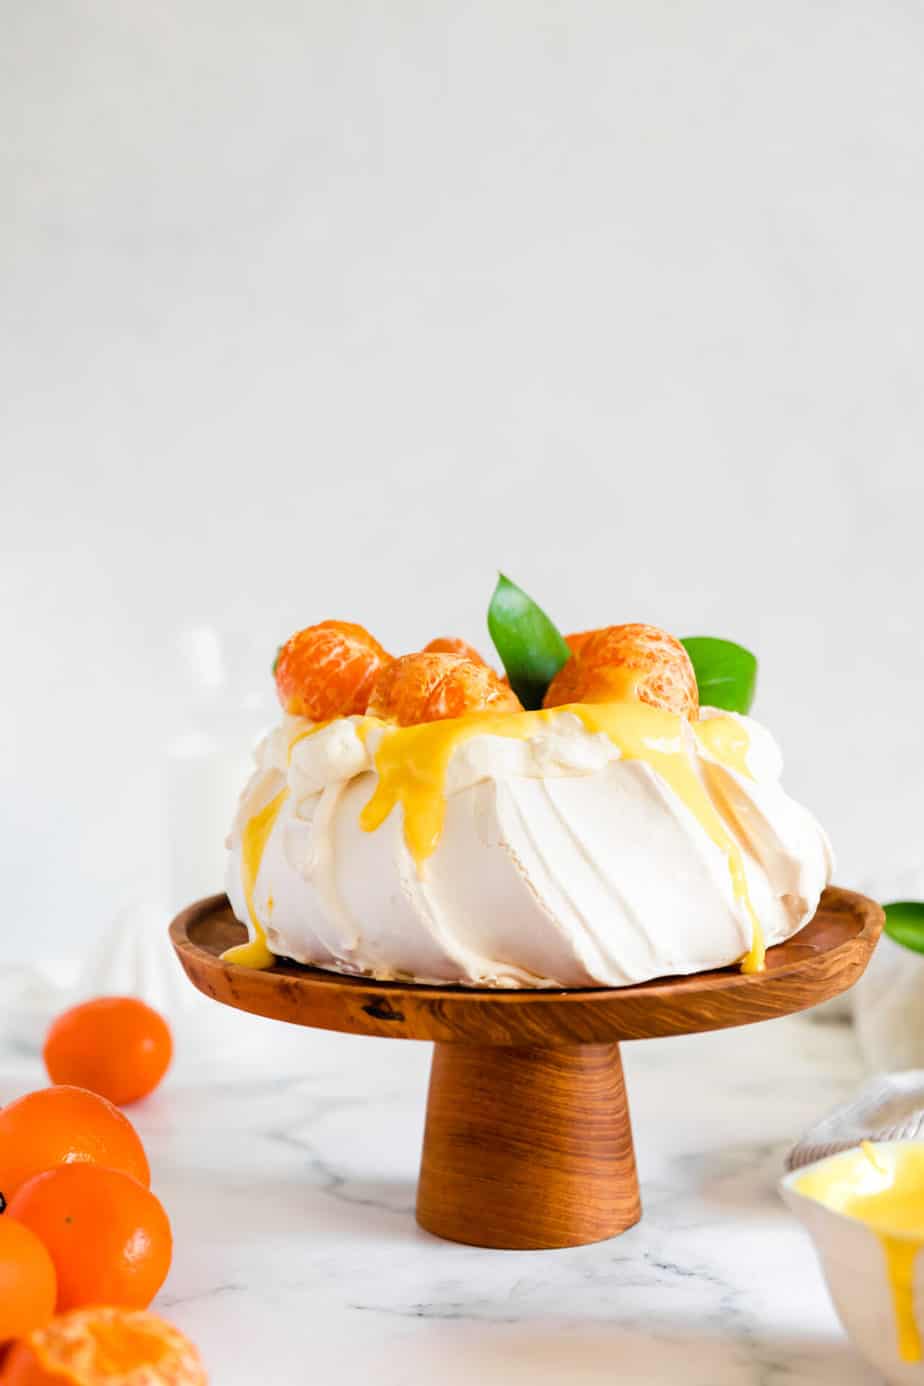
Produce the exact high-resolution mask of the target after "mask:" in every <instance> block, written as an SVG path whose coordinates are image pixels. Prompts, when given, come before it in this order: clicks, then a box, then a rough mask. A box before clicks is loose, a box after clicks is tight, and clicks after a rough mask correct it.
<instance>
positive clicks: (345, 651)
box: [273, 621, 391, 722]
mask: <svg viewBox="0 0 924 1386" xmlns="http://www.w3.org/2000/svg"><path fill="white" fill-rule="evenodd" d="M390 660H391V655H389V654H387V653H386V651H385V650H383V649H382V646H381V645H380V644H379V642H378V641H377V640H376V639H375V638H374V637H373V636H371V635H370V634H369V632H368V631H367V630H366V629H365V627H364V626H354V625H351V624H350V622H349V621H322V622H321V623H320V625H317V626H308V627H307V629H305V630H300V631H298V632H297V633H296V634H295V635H293V636H291V638H290V639H289V640H287V641H286V643H285V644H284V645H283V646H282V649H281V650H280V651H279V654H278V655H277V657H276V663H275V665H274V666H273V673H274V674H275V677H276V692H277V693H278V694H279V701H280V702H281V703H282V706H283V707H284V709H285V710H286V712H289V713H292V714H293V716H296V717H307V718H309V719H310V720H311V721H312V722H326V721H328V720H329V719H330V718H332V717H350V716H352V715H353V714H354V713H363V712H365V711H366V704H367V703H368V701H369V694H370V692H371V691H372V685H373V683H374V682H375V680H376V677H377V676H378V674H379V673H380V672H381V670H382V669H383V668H384V667H385V666H386V665H387V664H388V663H389V662H390Z"/></svg>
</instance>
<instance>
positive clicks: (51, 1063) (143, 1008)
mask: <svg viewBox="0 0 924 1386" xmlns="http://www.w3.org/2000/svg"><path fill="white" fill-rule="evenodd" d="M43 1052H44V1058H45V1067H46V1068H47V1070H48V1076H49V1078H50V1079H51V1081H52V1082H53V1083H71V1084H74V1085H75V1086H77V1087H81V1088H89V1090H90V1091H91V1092H96V1093H99V1094H100V1096H102V1097H106V1098H108V1099H109V1101H110V1102H114V1103H116V1105H118V1106H124V1105H125V1104H126V1103H129V1102H137V1101H138V1100H139V1098H142V1097H146V1096H147V1095H148V1093H149V1092H152V1091H153V1089H154V1088H156V1087H157V1084H158V1083H159V1082H160V1080H161V1079H162V1078H163V1076H164V1074H165V1073H166V1071H167V1068H168V1067H169V1064H170V1060H171V1058H172V1056H173V1040H172V1038H171V1035H170V1027H169V1026H168V1024H167V1022H166V1021H165V1020H164V1018H163V1016H162V1015H159V1014H158V1012H157V1011H155V1010H153V1009H152V1007H151V1006H147V1005H145V1003H144V1002H143V1001H139V1000H138V998H137V997H134V996H101V997H99V998H98V999H97V1000H95V1001H85V1002H84V1003H83V1005H80V1006H74V1007H72V1008H71V1010H69V1011H65V1012H64V1014H63V1015H60V1016H59V1017H58V1019H57V1020H56V1021H55V1022H54V1024H53V1025H52V1027H51V1029H50V1030H49V1031H48V1035H47V1037H46V1039H45V1048H44V1051H43Z"/></svg>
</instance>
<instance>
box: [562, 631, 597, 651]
mask: <svg viewBox="0 0 924 1386" xmlns="http://www.w3.org/2000/svg"><path fill="white" fill-rule="evenodd" d="M596 633H597V632H596V631H594V630H577V631H575V632H574V634H573V635H566V636H565V644H566V645H567V646H568V649H569V650H570V651H571V653H572V654H577V652H578V650H580V649H583V647H584V646H585V645H586V644H587V642H588V640H589V639H590V637H591V636H592V635H596Z"/></svg>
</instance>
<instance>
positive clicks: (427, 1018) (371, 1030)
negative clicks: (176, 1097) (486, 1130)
mask: <svg viewBox="0 0 924 1386" xmlns="http://www.w3.org/2000/svg"><path fill="white" fill-rule="evenodd" d="M882 922H883V914H882V910H881V909H880V907H879V906H878V905H877V904H875V903H874V902H873V901H872V900H868V899H866V897H865V896H862V895H856V894H854V893H853V892H852V891H848V890H840V889H838V888H837V887H833V886H832V887H831V888H829V889H828V890H826V891H825V893H824V895H823V897H822V900H821V904H820V906H819V908H818V912H817V914H816V915H815V918H814V919H813V920H812V921H811V922H810V923H809V924H807V925H806V926H805V928H804V929H802V930H801V932H800V933H799V934H797V935H796V936H795V938H793V939H790V940H789V942H788V943H783V944H780V945H779V946H778V947H776V948H771V949H770V951H769V952H768V954H767V968H766V971H764V972H758V973H753V974H751V975H745V974H744V973H742V972H740V971H739V970H738V969H737V968H725V969H723V970H722V971H718V972H700V973H697V974H695V975H694V976H691V977H670V978H667V979H666V980H661V981H655V982H646V983H644V984H643V985H641V986H631V987H620V988H614V989H611V988H607V987H597V988H593V989H588V990H583V991H491V990H476V989H471V988H466V987H430V986H421V985H419V984H415V983H404V982H372V981H367V980H365V979H363V978H358V977H343V976H340V975H339V974H337V973H333V972H322V971H320V970H319V969H317V968H311V967H301V966H299V965H298V964H297V963H288V962H279V963H277V964H276V965H275V966H274V967H272V968H270V969H269V970H268V971H266V972H257V971H254V970H253V969H251V968H245V967H239V966H237V965H235V964H233V963H224V962H222V961H221V957H220V955H221V953H222V952H223V951H224V950H225V949H226V948H229V947H231V946H232V945H233V944H235V943H242V942H243V941H244V939H245V938H246V930H245V929H244V926H243V925H242V924H240V923H238V921H237V920H236V919H235V918H234V916H233V915H232V913H231V910H230V907H229V906H228V903H227V900H226V899H225V897H224V896H223V895H215V896H211V897H210V898H208V899H206V900H201V901H199V902H198V903H197V904H195V905H191V906H190V907H189V909H187V910H184V911H183V913H182V914H180V915H179V916H178V917H177V918H176V919H175V920H174V922H173V924H172V925H171V929H170V933H171V937H172V939H173V945H174V948H175V949H176V952H177V955H178V957H179V959H180V962H181V963H182V965H183V967H184V969H185V971H186V974H187V976H188V977H189V979H190V981H191V982H193V984H194V985H195V986H196V987H198V988H199V990H200V991H202V992H204V993H205V994H206V995H207V996H211V997H213V998H214V999H215V1000H216V1001H221V1002H223V1003H224V1004H225V1005H227V1006H234V1007H237V1008H238V1009H239V1010H244V1011H251V1012H253V1013H254V1014H256V1015H265V1016H270V1017H271V1018H273V1019H276V1020H286V1021H289V1022H291V1023H293V1024H296V1025H311V1026H315V1027H317V1028H320V1029H324V1030H343V1031H347V1032H348V1033H350V1034H359V1035H380V1036H387V1037H389V1038H392V1039H418V1040H435V1041H437V1042H438V1043H441V1044H478V1045H515V1046H519V1047H539V1048H547V1047H549V1046H557V1045H579V1044H611V1043H614V1042H617V1041H619V1040H630V1039H649V1038H653V1037H655V1036H658V1035H680V1034H687V1033H689V1032H691V1031H699V1030H720V1029H723V1028H725V1027H726V1026H730V1025H749V1024H753V1023H754V1022H756V1021H760V1020H770V1019H772V1018H773V1017H775V1016H781V1015H788V1014H789V1013H790V1012H792V1011H799V1010H804V1009H805V1007H807V1006H814V1005H817V1004H818V1003H819V1002H821V1001H826V1000H828V999H829V998H830V997H832V996H836V995H838V993H839V992H842V991H845V990H846V989H847V987H849V986H851V985H852V984H853V983H854V982H855V981H856V980H857V978H858V977H859V976H860V974H861V973H862V972H863V969H864V968H865V967H866V964H867V962H868V961H869V957H870V954H871V952H872V950H873V946H874V944H875V943H876V940H877V939H878V937H879V933H880V931H881V928H882Z"/></svg>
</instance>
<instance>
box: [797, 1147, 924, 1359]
mask: <svg viewBox="0 0 924 1386" xmlns="http://www.w3.org/2000/svg"><path fill="white" fill-rule="evenodd" d="M871 1148H872V1151H873V1152H874V1157H875V1159H876V1160H877V1162H878V1163H879V1164H880V1165H881V1171H880V1172H879V1176H878V1177H879V1179H880V1181H881V1182H880V1184H879V1187H880V1188H887V1187H888V1186H889V1183H890V1182H891V1179H892V1177H893V1175H894V1171H895V1169H896V1168H897V1167H899V1166H900V1162H901V1160H902V1158H903V1152H908V1151H912V1150H913V1151H916V1152H917V1154H916V1157H915V1158H916V1159H917V1160H920V1161H921V1162H922V1165H921V1167H922V1168H924V1141H884V1142H879V1143H876V1144H873V1145H872V1147H871ZM838 1166H839V1167H840V1170H839V1169H838ZM838 1173H841V1174H842V1176H843V1177H842V1178H841V1179H840V1180H839V1181H838V1180H835V1183H839V1185H840V1187H841V1188H845V1187H847V1186H848V1184H850V1185H851V1187H853V1189H854V1190H855V1191H856V1192H867V1193H873V1192H875V1191H876V1189H875V1185H876V1181H877V1171H876V1169H875V1167H874V1166H873V1164H871V1163H870V1162H869V1160H868V1159H867V1158H866V1156H864V1155H863V1153H862V1152H861V1151H860V1150H847V1151H841V1152H840V1153H838V1154H836V1155H830V1156H828V1157H827V1158H826V1159H824V1160H817V1161H816V1162H815V1163H814V1164H811V1165H803V1166H802V1168H801V1169H796V1170H793V1171H792V1173H791V1174H787V1175H786V1176H785V1178H783V1179H781V1180H780V1193H781V1194H782V1196H783V1198H784V1200H785V1202H786V1203H787V1204H788V1205H789V1207H790V1208H791V1209H792V1211H793V1212H794V1213H795V1215H796V1217H797V1218H799V1220H800V1221H801V1222H802V1223H803V1225H804V1226H805V1227H806V1228H807V1230H808V1232H809V1233H810V1235H811V1237H812V1239H813V1241H814V1243H815V1250H816V1251H817V1252H818V1257H819V1260H820V1261H821V1265H822V1269H823V1270H824V1274H825V1279H826V1280H827V1283H828V1289H829V1291H830V1294H831V1298H832V1300H833V1301H834V1307H835V1309H836V1310H837V1313H838V1317H839V1318H840V1321H841V1323H842V1324H843V1325H844V1328H845V1330H846V1332H847V1335H848V1337H849V1338H850V1339H851V1341H852V1342H853V1344H854V1346H855V1347H856V1348H857V1350H858V1351H859V1352H860V1353H862V1355H863V1356H864V1357H865V1358H866V1359H867V1361H868V1362H870V1363H872V1365H873V1366H874V1367H875V1368H876V1369H877V1370H878V1371H879V1372H881V1374H882V1375H883V1376H884V1377H885V1379H886V1381H888V1382H891V1383H894V1386H921V1384H922V1383H924V1350H922V1344H924V1254H920V1253H921V1252H922V1249H924V1235H915V1234H913V1233H902V1232H900V1231H897V1230H896V1231H894V1232H892V1231H890V1232H889V1234H888V1236H887V1237H886V1238H885V1239H884V1234H883V1233H881V1232H878V1231H875V1230H874V1229H873V1228H872V1227H870V1226H868V1225H867V1223H865V1222H861V1221H860V1220H859V1219H858V1218H856V1217H852V1216H850V1215H849V1214H847V1213H843V1212H840V1211H838V1209H837V1208H836V1207H832V1206H829V1205H828V1204H826V1203H825V1202H822V1201H821V1195H819V1194H818V1193H814V1194H810V1193H807V1192H804V1191H800V1187H799V1186H800V1184H803V1183H804V1182H806V1181H808V1180H811V1177H812V1176H813V1175H815V1176H817V1175H818V1174H822V1175H823V1176H825V1177H828V1176H832V1177H833V1176H837V1175H838ZM832 1197H833V1199H836V1189H835V1190H834V1193H833V1195H832ZM922 1203H924V1187H922ZM889 1255H891V1257H892V1265H893V1276H894V1281H895V1283H894V1284H893V1283H892V1281H891V1280H890V1273H889V1268H888V1264H887V1258H888V1256H889Z"/></svg>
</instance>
